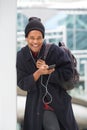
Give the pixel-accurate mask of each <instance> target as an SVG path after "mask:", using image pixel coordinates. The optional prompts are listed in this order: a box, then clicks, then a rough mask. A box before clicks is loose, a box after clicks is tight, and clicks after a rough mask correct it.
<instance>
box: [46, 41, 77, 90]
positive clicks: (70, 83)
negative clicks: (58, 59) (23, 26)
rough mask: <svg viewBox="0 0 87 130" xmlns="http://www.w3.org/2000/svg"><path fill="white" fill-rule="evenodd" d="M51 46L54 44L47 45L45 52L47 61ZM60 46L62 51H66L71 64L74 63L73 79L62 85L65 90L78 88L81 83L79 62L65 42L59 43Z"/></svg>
mask: <svg viewBox="0 0 87 130" xmlns="http://www.w3.org/2000/svg"><path fill="white" fill-rule="evenodd" d="M51 45H52V44H46V48H45V52H44V60H45V59H46V56H47V54H48V51H49V49H50V47H51ZM58 46H59V47H61V48H62V49H64V51H65V52H66V53H67V54H68V55H69V57H70V59H71V62H72V68H73V76H72V77H71V79H69V80H68V81H64V82H62V84H61V86H62V87H63V88H64V89H65V90H71V89H73V88H74V87H75V86H77V85H78V83H79V73H78V71H77V60H76V58H75V56H74V55H73V54H72V53H71V51H70V50H69V49H68V48H67V47H66V46H65V44H64V43H63V42H59V44H58Z"/></svg>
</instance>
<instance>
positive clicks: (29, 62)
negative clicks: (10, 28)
mask: <svg viewBox="0 0 87 130" xmlns="http://www.w3.org/2000/svg"><path fill="white" fill-rule="evenodd" d="M44 35H45V28H44V25H43V24H42V23H41V20H40V19H39V18H37V17H33V18H30V19H29V23H28V24H27V25H26V28H25V38H26V41H27V43H28V44H27V46H25V47H24V48H22V49H21V50H20V51H19V52H18V53H17V65H16V67H17V84H18V86H19V87H20V88H21V89H23V90H25V91H27V99H26V108H25V116H24V129H23V130H78V126H77V124H76V121H75V118H74V115H73V111H72V106H71V97H70V96H69V95H68V93H67V92H66V90H64V89H63V86H62V85H61V82H64V81H67V80H68V79H69V78H70V77H71V76H72V67H71V61H70V59H69V57H68V55H67V54H66V53H65V52H64V51H63V50H62V49H61V48H59V47H58V46H56V45H54V44H53V45H52V46H51V48H50V51H49V53H48V55H47V58H46V60H43V56H44V51H45V47H46V44H45V43H44V37H45V36H44ZM52 64H55V65H56V67H55V68H52V69H49V65H52Z"/></svg>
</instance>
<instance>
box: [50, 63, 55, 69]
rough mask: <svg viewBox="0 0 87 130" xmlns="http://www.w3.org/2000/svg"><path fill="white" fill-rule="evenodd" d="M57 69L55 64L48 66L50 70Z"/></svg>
mask: <svg viewBox="0 0 87 130" xmlns="http://www.w3.org/2000/svg"><path fill="white" fill-rule="evenodd" d="M55 67H56V65H55V64H53V65H49V66H48V69H53V68H55Z"/></svg>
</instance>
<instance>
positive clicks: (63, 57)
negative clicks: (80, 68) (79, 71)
mask: <svg viewBox="0 0 87 130" xmlns="http://www.w3.org/2000/svg"><path fill="white" fill-rule="evenodd" d="M54 48H55V47H54ZM54 50H55V51H52V53H53V55H54V54H55V56H53V57H54V60H55V61H54V62H55V64H56V69H55V72H53V74H52V76H51V80H50V81H51V82H54V83H58V84H59V83H60V84H61V82H65V81H68V80H69V79H70V78H71V77H72V75H73V69H72V64H71V59H70V57H69V56H68V54H67V53H66V52H65V51H64V50H63V49H62V48H59V47H56V48H55V49H54Z"/></svg>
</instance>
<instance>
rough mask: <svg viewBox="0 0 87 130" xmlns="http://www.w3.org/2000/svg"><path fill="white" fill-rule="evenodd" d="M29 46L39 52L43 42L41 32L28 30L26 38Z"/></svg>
mask: <svg viewBox="0 0 87 130" xmlns="http://www.w3.org/2000/svg"><path fill="white" fill-rule="evenodd" d="M26 40H27V42H28V46H29V48H30V49H31V50H32V51H33V52H36V53H37V52H39V51H40V49H41V47H42V44H43V36H42V33H41V32H40V31H38V30H32V31H30V32H29V34H28V37H27V38H26Z"/></svg>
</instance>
